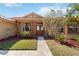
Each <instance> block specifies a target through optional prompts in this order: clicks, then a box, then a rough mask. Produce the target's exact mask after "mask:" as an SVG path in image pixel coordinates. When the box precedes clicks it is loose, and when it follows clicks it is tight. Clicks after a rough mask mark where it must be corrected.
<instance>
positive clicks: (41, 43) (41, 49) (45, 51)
mask: <svg viewBox="0 0 79 59" xmlns="http://www.w3.org/2000/svg"><path fill="white" fill-rule="evenodd" d="M0 55H7V56H10V55H11V56H52V54H51V52H50V50H49V48H48V46H47V44H46V42H45V40H44V38H43V37H38V47H37V50H17V51H15V50H13V51H11V50H10V51H8V50H5V51H4V50H0Z"/></svg>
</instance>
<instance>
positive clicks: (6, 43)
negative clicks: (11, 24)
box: [0, 38, 20, 55]
mask: <svg viewBox="0 0 79 59" xmlns="http://www.w3.org/2000/svg"><path fill="white" fill-rule="evenodd" d="M18 41H20V40H19V39H18V38H9V39H4V40H1V41H0V55H1V54H2V55H5V54H7V53H8V51H9V50H11V49H10V47H12V46H13V45H14V44H15V43H16V42H18Z"/></svg>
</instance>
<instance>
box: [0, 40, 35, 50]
mask: <svg viewBox="0 0 79 59" xmlns="http://www.w3.org/2000/svg"><path fill="white" fill-rule="evenodd" d="M36 49H37V40H35V39H20V40H19V39H18V40H16V39H11V40H4V41H0V50H36Z"/></svg>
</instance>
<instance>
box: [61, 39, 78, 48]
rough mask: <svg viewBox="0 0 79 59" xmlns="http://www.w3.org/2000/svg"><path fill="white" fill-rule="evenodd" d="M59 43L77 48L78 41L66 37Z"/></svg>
mask: <svg viewBox="0 0 79 59" xmlns="http://www.w3.org/2000/svg"><path fill="white" fill-rule="evenodd" d="M61 44H65V45H67V46H73V47H76V48H79V42H77V41H75V40H72V39H67V40H65V41H63V42H61Z"/></svg>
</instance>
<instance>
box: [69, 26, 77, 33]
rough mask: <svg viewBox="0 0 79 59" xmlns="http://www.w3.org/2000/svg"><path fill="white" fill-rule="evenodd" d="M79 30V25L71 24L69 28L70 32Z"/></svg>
mask: <svg viewBox="0 0 79 59" xmlns="http://www.w3.org/2000/svg"><path fill="white" fill-rule="evenodd" d="M77 31H78V27H77V25H71V26H69V28H68V33H69V34H77Z"/></svg>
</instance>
